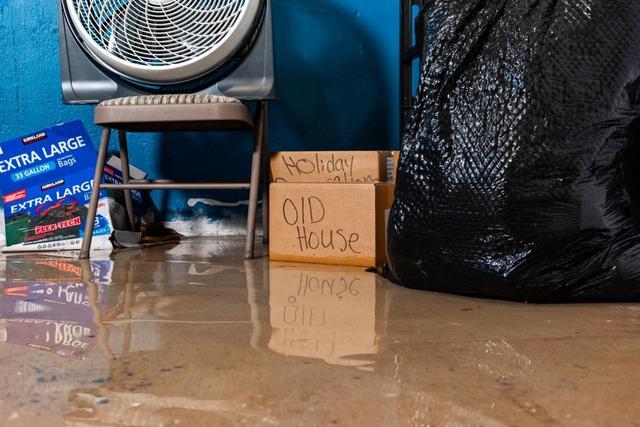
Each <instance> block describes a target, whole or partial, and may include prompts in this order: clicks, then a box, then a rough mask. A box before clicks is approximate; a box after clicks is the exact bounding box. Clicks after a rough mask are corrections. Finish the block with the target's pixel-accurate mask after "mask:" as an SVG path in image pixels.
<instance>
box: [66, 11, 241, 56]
mask: <svg viewBox="0 0 640 427" xmlns="http://www.w3.org/2000/svg"><path fill="white" fill-rule="evenodd" d="M247 1H248V0H72V4H73V13H75V14H76V15H77V17H78V18H79V19H78V20H79V22H80V23H81V24H82V26H83V28H84V30H85V31H86V32H87V33H88V34H89V36H90V37H91V38H92V39H93V41H94V42H95V43H96V44H97V45H98V46H99V47H100V48H101V49H103V50H104V51H105V52H107V53H108V54H110V55H113V56H115V57H116V58H119V59H121V60H123V61H126V62H128V63H131V64H136V65H141V66H147V67H166V66H173V65H177V64H183V63H185V62H188V61H191V60H194V59H197V58H200V57H202V56H205V55H207V54H209V53H211V52H212V51H214V50H215V49H216V48H217V47H218V46H219V45H220V44H221V43H222V42H223V41H224V40H225V38H226V37H227V35H229V33H231V32H232V31H234V30H235V28H236V26H237V25H238V22H239V19H240V16H241V14H242V13H243V11H244V9H245V8H246V7H247Z"/></svg>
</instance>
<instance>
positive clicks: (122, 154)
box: [118, 130, 136, 231]
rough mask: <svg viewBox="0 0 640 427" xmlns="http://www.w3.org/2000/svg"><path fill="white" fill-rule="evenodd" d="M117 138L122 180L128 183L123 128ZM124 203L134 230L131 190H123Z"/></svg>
mask: <svg viewBox="0 0 640 427" xmlns="http://www.w3.org/2000/svg"><path fill="white" fill-rule="evenodd" d="M118 140H119V141H120V159H121V160H122V182H123V183H124V184H128V183H129V181H130V180H131V171H130V170H129V148H128V146H127V133H126V132H125V131H123V130H121V131H119V132H118ZM124 205H125V208H126V210H127V218H128V219H129V226H130V227H131V231H135V229H136V222H135V216H134V215H133V199H132V198H131V190H124Z"/></svg>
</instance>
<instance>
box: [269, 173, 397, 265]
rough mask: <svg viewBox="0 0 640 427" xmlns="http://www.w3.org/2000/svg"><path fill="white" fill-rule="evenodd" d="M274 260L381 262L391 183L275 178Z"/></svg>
mask: <svg viewBox="0 0 640 427" xmlns="http://www.w3.org/2000/svg"><path fill="white" fill-rule="evenodd" d="M270 194H271V198H270V212H271V214H270V227H271V240H270V245H269V253H270V257H271V259H272V260H279V261H294V262H312V263H319V264H340V265H354V266H361V267H373V266H376V265H377V266H381V265H383V264H384V263H385V262H386V238H385V235H386V233H385V231H386V230H385V214H386V211H387V210H388V209H390V208H391V204H392V203H393V184H307V185H300V184H290V183H286V184H285V183H281V184H272V185H271V193H270Z"/></svg>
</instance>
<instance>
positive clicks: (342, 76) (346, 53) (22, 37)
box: [0, 0, 399, 219]
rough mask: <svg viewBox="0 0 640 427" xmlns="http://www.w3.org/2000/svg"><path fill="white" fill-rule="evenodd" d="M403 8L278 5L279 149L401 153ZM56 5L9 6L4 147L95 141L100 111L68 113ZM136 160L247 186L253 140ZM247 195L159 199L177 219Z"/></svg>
mask: <svg viewBox="0 0 640 427" xmlns="http://www.w3.org/2000/svg"><path fill="white" fill-rule="evenodd" d="M398 3H399V2H398V1H397V0H376V1H375V2H371V1H370V0H273V9H274V26H275V35H274V37H275V47H276V78H277V84H278V95H279V97H280V99H279V101H277V102H275V103H274V104H272V106H271V110H270V122H269V131H270V141H271V148H272V149H273V150H306V149H389V148H395V147H397V146H398V140H399V138H398V126H399V125H398V114H399V113H398V105H397V103H398V101H397V99H398V92H399V88H398V86H399V85H398V78H399V77H398V50H399V22H398V21H399V19H398V13H399V11H398V10H399V9H398ZM57 30H58V25H57V0H0V46H1V48H2V59H1V60H0V61H1V66H0V140H6V139H10V138H12V137H14V136H17V135H19V134H23V133H27V132H30V131H33V130H37V129H39V128H43V127H46V126H49V125H51V124H54V123H59V122H62V121H67V120H71V119H75V118H81V119H82V120H83V121H84V122H85V125H86V126H87V128H88V130H89V132H90V134H91V136H92V138H93V139H94V142H97V141H98V136H99V129H98V128H97V127H95V126H94V125H93V124H92V107H91V106H67V105H63V103H62V101H61V94H60V84H59V61H58V38H57V37H58V35H57ZM130 146H131V151H132V153H131V161H132V163H133V164H135V165H136V166H138V167H140V168H142V169H144V170H147V171H149V172H150V173H151V174H152V175H155V176H162V177H165V178H175V179H205V178H211V179H218V180H223V181H228V180H245V179H246V177H247V176H248V173H249V155H250V148H249V140H248V139H247V138H246V137H242V136H239V135H231V134H205V135H203V134H179V135H175V134H173V135H170V134H167V135H160V134H157V135H155V134H154V135H136V136H133V137H132V138H131V141H130ZM193 197H213V198H216V199H218V200H222V201H227V202H232V201H237V200H238V199H243V198H246V197H245V196H244V195H243V194H230V193H215V192H213V193H210V192H208V193H207V192H205V193H202V192H200V193H197V192H195V193H194V192H188V193H183V192H177V191H176V192H171V193H170V194H168V195H163V194H161V193H158V194H155V195H154V198H155V200H156V203H157V204H158V206H159V207H160V208H161V209H162V210H163V212H164V213H165V215H166V217H167V218H168V219H172V218H175V217H191V216H193V215H206V216H208V217H210V218H212V219H215V218H221V217H227V216H230V215H237V214H240V212H241V210H233V209H230V210H229V209H221V208H211V207H205V206H203V205H196V206H195V207H193V208H190V207H188V206H187V200H188V199H189V198H193Z"/></svg>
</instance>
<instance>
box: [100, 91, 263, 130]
mask: <svg viewBox="0 0 640 427" xmlns="http://www.w3.org/2000/svg"><path fill="white" fill-rule="evenodd" d="M94 118H95V123H96V124H97V125H101V126H106V127H111V128H114V129H122V130H127V131H137V132H156V131H172V130H175V131H192V130H193V131H202V130H252V129H253V115H252V114H251V111H250V110H249V108H248V107H247V106H246V105H245V104H244V103H242V102H240V101H239V100H237V99H235V98H229V97H226V96H217V95H197V94H181V95H141V96H127V97H124V98H114V99H109V100H106V101H103V102H101V103H100V104H99V105H98V106H97V107H96V111H95V117H94Z"/></svg>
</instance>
